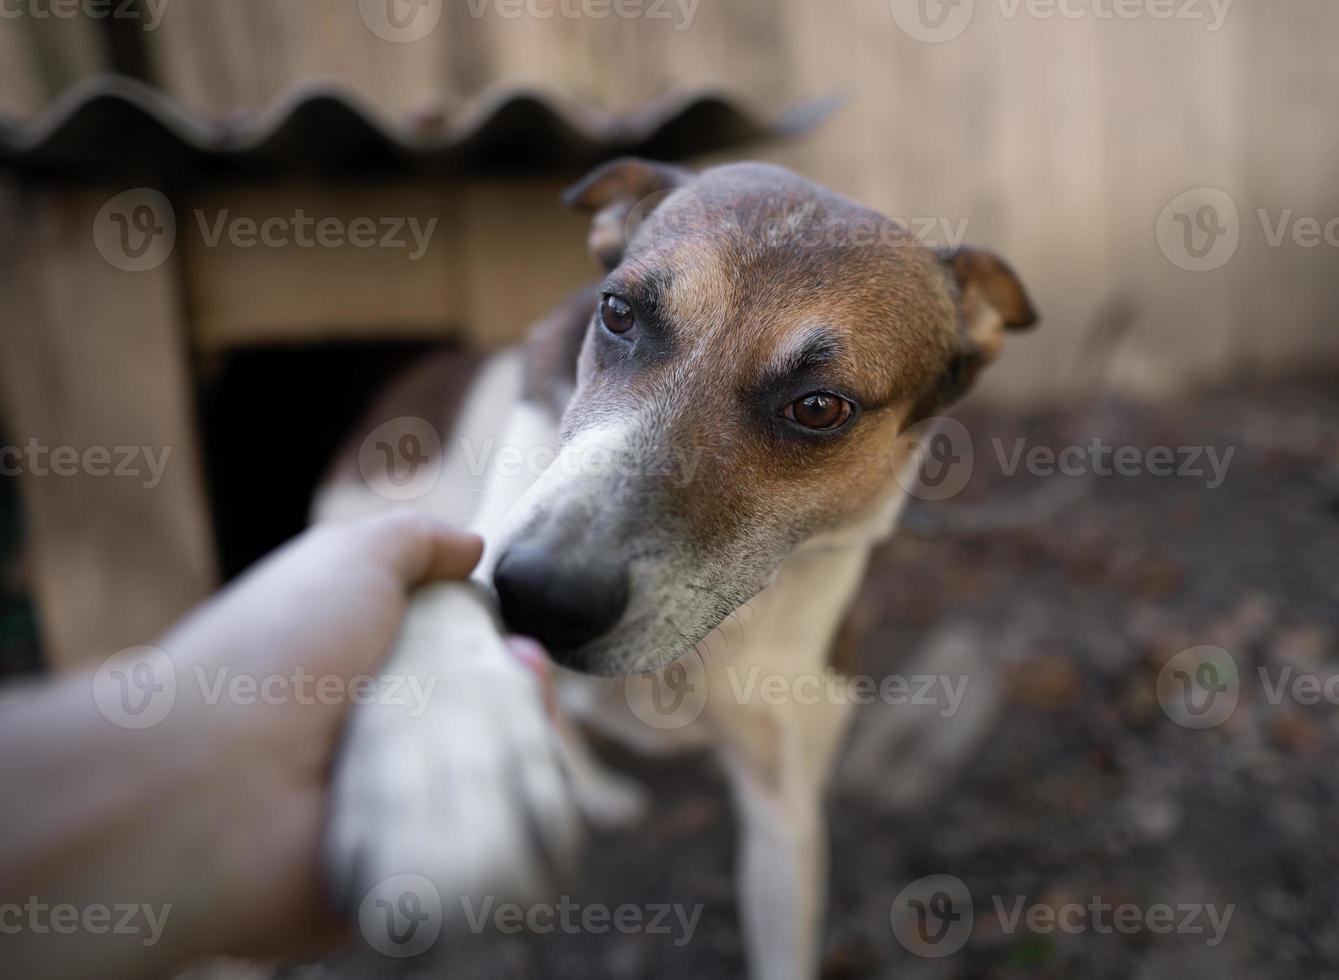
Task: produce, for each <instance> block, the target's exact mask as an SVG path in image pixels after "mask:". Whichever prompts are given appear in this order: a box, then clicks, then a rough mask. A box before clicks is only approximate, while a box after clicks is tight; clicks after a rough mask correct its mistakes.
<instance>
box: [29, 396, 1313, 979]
mask: <svg viewBox="0 0 1339 980" xmlns="http://www.w3.org/2000/svg"><path fill="white" fill-rule="evenodd" d="M960 417H961V418H962V420H963V421H964V422H965V424H966V426H967V428H968V430H969V431H970V432H971V433H972V437H973V446H974V454H973V458H974V465H973V469H972V477H971V480H970V482H969V483H968V485H967V487H966V489H965V490H964V491H963V492H962V493H961V494H959V495H958V496H956V497H954V498H952V499H949V500H943V501H937V502H928V501H927V502H916V503H914V504H913V505H912V506H911V508H910V509H909V511H908V513H907V515H906V520H905V522H904V526H903V528H902V529H901V530H900V531H899V532H898V534H897V535H896V536H895V538H894V539H892V540H891V541H890V542H889V543H888V544H887V545H886V546H884V547H883V548H882V549H881V550H880V551H879V553H878V555H877V558H876V560H875V562H874V564H873V568H872V570H871V573H870V575H869V577H868V580H867V582H866V584H865V587H864V589H863V593H862V597H861V603H860V609H861V615H860V618H861V621H862V623H863V625H864V627H865V628H866V630H867V631H866V633H865V636H864V640H863V642H862V646H861V666H860V668H859V669H860V670H861V671H862V672H867V673H868V674H870V675H873V676H874V677H876V678H877V677H882V676H885V675H891V674H896V675H916V676H920V675H922V674H925V675H931V676H933V675H940V674H942V675H944V676H950V677H956V676H962V677H966V678H967V679H968V685H967V688H966V694H965V696H964V698H963V701H962V706H961V709H960V710H959V711H957V712H956V713H953V714H952V715H951V716H950V717H942V716H941V712H940V711H939V709H938V708H937V707H931V708H928V709H927V708H923V707H922V708H917V709H913V708H910V707H897V706H890V705H887V704H872V705H869V706H866V707H861V708H859V709H858V710H857V713H856V721H855V725H854V729H853V731H852V734H851V738H850V741H849V744H848V747H847V751H846V753H845V761H844V763H843V765H842V767H841V768H840V770H839V772H838V773H837V776H836V779H835V784H834V787H833V792H832V794H831V800H830V803H829V807H828V809H829V817H830V828H829V829H830V837H831V845H832V862H831V892H832V894H831V908H830V913H829V916H828V929H827V936H826V943H825V954H824V963H825V974H826V975H827V976H829V977H894V976H895V977H898V978H901V980H950V978H1000V980H1004V978H1013V977H1042V978H1048V977H1054V978H1070V977H1083V978H1089V980H1100V978H1108V977H1109V978H1120V980H1126V978H1178V980H1194V978H1198V977H1213V978H1214V980H1236V978H1247V977H1251V978H1280V980H1282V978H1294V977H1311V976H1339V919H1337V916H1339V913H1336V911H1335V910H1336V909H1339V874H1336V869H1339V841H1337V840H1336V836H1335V834H1334V833H1333V828H1334V826H1335V818H1336V817H1339V798H1337V797H1339V770H1336V767H1335V766H1334V765H1333V759H1334V752H1335V748H1336V742H1337V741H1339V707H1337V706H1336V705H1335V704H1334V703H1331V699H1329V698H1328V697H1326V696H1323V695H1322V696H1321V697H1320V698H1319V703H1318V704H1305V703H1302V702H1303V700H1304V698H1303V697H1301V696H1297V695H1296V694H1294V693H1285V694H1284V696H1283V697H1281V698H1280V697H1278V696H1277V695H1276V694H1275V693H1274V688H1275V687H1276V686H1277V682H1278V680H1279V679H1280V678H1296V677H1298V676H1310V675H1315V676H1318V677H1319V678H1321V679H1324V678H1328V677H1329V676H1330V675H1331V672H1332V671H1336V669H1337V668H1339V665H1336V663H1335V661H1336V660H1339V646H1337V645H1336V635H1339V594H1337V593H1339V385H1336V384H1335V383H1334V381H1333V378H1332V377H1331V378H1330V379H1326V380H1322V381H1305V382H1303V381H1297V382H1292V383H1287V384H1274V385H1271V386H1268V387H1260V388H1254V389H1250V390H1246V391H1243V390H1242V389H1241V388H1240V387H1235V388H1232V389H1229V390H1224V391H1221V392H1218V393H1214V394H1209V395H1204V396H1200V397H1196V398H1194V399H1191V400H1186V401H1183V402H1179V403H1175V404H1171V405H1165V404H1164V405H1159V406H1158V407H1156V408H1149V407H1140V406H1137V405H1133V404H1127V403H1111V402H1108V403H1104V404H1099V405H1090V406H1086V407H1077V408H1076V407H1072V406H1071V407H1068V408H1065V409H1057V410H1054V411H1036V412H1032V413H1028V414H1025V415H1019V414H1011V413H1005V412H1000V411H991V412H984V411H979V410H978V411H970V410H969V411H966V412H964V413H962V414H961V416H960ZM1019 437H1022V438H1024V439H1025V440H1026V447H1032V446H1037V445H1040V446H1048V447H1053V448H1057V449H1058V448H1060V447H1063V446H1068V445H1088V444H1089V443H1091V441H1092V439H1093V438H1094V437H1099V438H1100V439H1102V440H1103V442H1104V444H1106V445H1108V446H1112V447H1117V446H1134V447H1140V448H1141V449H1143V450H1147V449H1149V448H1151V447H1155V446H1167V447H1170V448H1173V449H1176V448H1178V447H1189V446H1197V447H1214V448H1215V449H1216V450H1217V451H1218V452H1219V458H1220V460H1221V459H1222V458H1223V457H1222V453H1223V452H1225V451H1226V450H1227V449H1229V448H1230V449H1233V450H1234V455H1233V456H1232V458H1231V461H1230V465H1229V466H1228V468H1227V472H1226V475H1225V478H1224V479H1223V480H1222V482H1221V485H1220V486H1216V487H1213V488H1210V487H1209V486H1208V485H1207V484H1208V483H1210V482H1212V480H1213V476H1212V472H1211V471H1210V468H1209V467H1208V465H1207V463H1206V462H1205V460H1204V459H1203V458H1201V459H1200V461H1199V462H1200V466H1201V467H1202V468H1203V469H1204V470H1205V471H1207V472H1206V473H1205V474H1204V475H1201V476H1193V475H1183V476H1154V475H1152V474H1150V473H1147V472H1145V473H1143V474H1141V475H1130V476H1114V475H1113V476H1089V477H1084V476H1064V475H1059V476H1049V477H1043V476H1031V475H1027V474H1025V473H1021V472H1020V473H1017V474H1015V475H1013V476H1009V475H1006V473H1005V472H1004V470H1005V465H1004V464H1007V462H1008V457H1009V456H1010V454H1011V453H1012V452H1013V451H1014V449H1015V447H1016V444H1015V440H1016V439H1018V438H1019ZM994 439H999V440H1002V441H1001V443H1000V444H999V448H997V446H996V444H995V443H993V442H992V440H994ZM1001 454H1003V456H1004V457H1005V459H1004V463H1002V462H1001V458H1000V457H1001ZM1183 461H1184V455H1182V456H1180V457H1178V462H1183ZM11 615H18V614H17V613H14V612H13V611H12V609H11ZM1206 644H1208V645H1213V646H1217V647H1221V648H1222V649H1224V650H1226V651H1228V652H1229V653H1230V654H1231V656H1232V657H1233V659H1234V660H1235V663H1236V669H1237V671H1238V676H1237V677H1235V678H1232V680H1233V684H1234V687H1235V689H1236V690H1237V692H1238V696H1239V701H1238V704H1237V706H1236V708H1235V710H1233V711H1232V712H1231V714H1230V715H1229V716H1228V717H1226V719H1225V720H1223V722H1222V724H1219V725H1217V726H1216V727H1212V728H1208V729H1205V730H1192V729H1189V728H1186V727H1182V726H1181V725H1178V724H1176V723H1174V722H1173V720H1172V719H1171V717H1170V716H1169V714H1168V712H1167V711H1165V710H1164V709H1163V707H1162V704H1163V703H1164V702H1162V701H1160V700H1159V691H1163V690H1164V689H1163V688H1161V687H1159V682H1158V677H1159V671H1160V670H1161V668H1162V667H1163V666H1164V665H1166V664H1167V662H1168V660H1169V659H1170V658H1171V657H1172V656H1174V655H1175V654H1177V653H1178V652H1180V651H1183V650H1186V649H1188V648H1192V647H1197V646H1200V645H1206ZM10 654H11V657H12V656H14V653H13V650H11V651H10ZM1262 671H1263V672H1264V674H1263V676H1262V674H1261V672H1262ZM1290 671H1291V672H1290ZM1296 690H1300V689H1290V692H1291V691H1296ZM1164 693H1165V691H1164ZM1276 702H1277V703H1276ZM609 754H610V755H611V756H612V757H613V758H614V759H615V760H616V761H618V762H620V763H622V764H625V765H627V766H629V767H630V768H631V769H632V770H633V771H634V772H635V773H636V774H637V775H638V776H639V778H641V779H642V780H643V781H645V783H646V784H647V785H648V786H649V787H650V789H651V790H652V792H653V794H654V800H655V803H654V807H653V810H652V814H651V816H650V817H649V818H648V820H647V821H646V822H645V823H643V824H642V825H640V826H638V827H636V828H634V829H629V830H626V831H621V832H618V833H613V834H607V835H603V836H600V837H597V838H596V840H595V842H594V845H593V846H592V848H591V851H590V855H589V862H588V867H587V868H586V871H585V874H584V877H583V880H582V881H581V882H579V883H577V884H576V885H574V887H573V888H572V889H571V896H572V900H573V901H574V902H577V903H580V904H582V905H583V906H584V905H590V904H603V905H606V906H610V907H616V906H618V905H620V904H623V903H634V904H637V905H641V906H648V905H652V904H659V903H671V904H678V905H680V906H683V907H684V908H685V909H691V908H692V907H694V906H701V914H700V919H699V920H698V922H697V924H696V928H695V930H694V932H693V934H692V938H691V940H689V941H687V942H682V943H676V939H678V938H682V936H681V934H680V935H649V934H647V933H646V932H644V931H643V932H632V933H630V934H619V933H615V932H609V933H602V934H593V933H591V932H588V931H580V930H578V931H575V932H573V933H565V932H562V931H558V932H555V933H554V934H551V935H546V936H540V937H527V938H520V937H508V936H496V935H495V936H489V937H485V938H481V939H478V940H477V941H473V942H471V943H470V944H469V945H468V946H467V948H466V949H465V951H464V960H463V961H462V962H459V963H457V964H456V967H455V968H454V969H452V970H451V971H449V973H448V975H452V976H461V977H490V978H491V977H498V978H505V977H540V978H582V980H594V978H610V980H614V978H619V980H621V978H675V980H677V978H682V977H692V978H694V980H715V978H731V980H733V978H736V977H738V976H741V975H742V969H743V954H742V950H741V946H740V934H739V927H738V924H737V914H736V906H735V894H734V884H733V877H732V873H731V868H732V864H733V860H734V841H733V834H732V822H731V818H730V804H729V800H728V799H727V797H726V795H725V786H724V783H723V781H722V779H721V778H720V776H719V774H718V772H717V771H716V769H715V768H714V764H713V763H712V761H711V760H710V759H709V758H707V757H705V756H702V757H690V758H686V759H681V760H674V761H671V762H668V763H666V762H655V763H652V762H648V761H644V760H638V759H635V758H633V757H630V756H626V755H623V754H621V753H619V752H618V751H617V750H610V752H609ZM929 875H951V876H954V877H956V878H957V879H959V880H960V881H961V883H962V885H963V886H964V887H965V888H966V889H967V891H968V893H969V895H970V898H969V899H968V900H967V901H966V902H965V903H962V904H955V906H954V907H955V909H957V910H958V911H963V910H965V909H967V908H970V911H971V912H972V913H973V918H974V922H973V924H972V925H971V928H970V932H969V933H968V934H967V938H966V941H965V945H963V946H962V948H961V949H959V950H958V951H956V952H954V953H953V954H952V955H948V956H944V957H942V958H925V957H921V956H918V955H915V954H913V953H912V952H911V951H909V950H908V949H907V948H906V947H904V946H903V945H902V944H901V943H900V942H899V940H898V938H897V936H896V935H895V933H894V930H893V928H892V926H891V924H890V910H891V909H892V906H893V904H894V902H895V900H896V899H897V898H898V896H899V893H901V892H902V890H903V888H904V887H906V886H907V885H908V884H909V883H911V882H913V881H916V880H918V879H921V878H923V877H925V876H929ZM1020 897H1021V899H1022V902H1023V906H1024V907H1030V906H1032V905H1034V904H1042V905H1044V906H1048V907H1050V908H1053V909H1062V908H1064V907H1065V906H1066V905H1068V904H1077V905H1081V906H1085V908H1086V909H1087V911H1085V913H1084V915H1083V916H1082V917H1080V918H1077V919H1071V920H1070V921H1071V923H1074V924H1076V925H1077V929H1076V930H1075V934H1069V933H1066V932H1062V931H1054V930H1048V929H1046V928H1036V929H1034V928H1029V926H1028V925H1027V922H1026V921H1023V922H1020V923H1016V924H1014V925H1013V926H1012V927H1011V926H1010V925H1009V921H1008V917H1007V916H1004V915H1002V914H1001V913H1000V911H999V909H1000V908H1003V909H1004V910H1005V911H1006V912H1008V911H1010V910H1012V909H1014V908H1015V907H1016V905H1017V903H1018V901H1019V899H1020ZM1095 902H1106V903H1108V904H1109V905H1111V906H1115V905H1120V904H1122V903H1128V904H1130V905H1133V906H1135V907H1136V908H1137V909H1139V910H1142V911H1141V912H1140V915H1141V916H1142V915H1144V914H1146V913H1148V912H1149V910H1151V909H1153V908H1154V907H1156V906H1158V905H1161V904H1165V905H1168V906H1171V907H1173V908H1176V907H1178V906H1180V905H1183V904H1187V903H1193V904H1197V905H1213V906H1214V907H1215V909H1217V910H1218V912H1219V914H1220V915H1221V914H1223V913H1224V912H1225V911H1226V910H1227V908H1228V907H1229V906H1231V918H1230V920H1228V921H1227V924H1226V928H1225V929H1224V930H1223V931H1222V933H1221V934H1219V935H1210V934H1207V933H1209V932H1211V929H1210V926H1209V923H1208V920H1207V917H1206V916H1207V913H1203V912H1201V913H1200V914H1199V915H1198V916H1197V919H1196V920H1195V921H1193V922H1192V921H1189V920H1188V916H1189V915H1190V913H1189V912H1185V913H1180V912H1178V913H1177V915H1176V921H1177V922H1178V923H1180V924H1182V925H1184V926H1186V927H1187V929H1189V928H1192V927H1194V926H1200V927H1202V928H1203V929H1205V930H1206V932H1202V933H1194V932H1182V933H1180V934H1171V935H1164V934H1161V933H1160V932H1157V931H1155V930H1154V929H1153V928H1152V922H1153V920H1152V918H1151V917H1149V918H1147V919H1143V920H1142V921H1144V922H1145V923H1146V925H1147V927H1141V928H1132V929H1129V930H1127V931H1120V930H1113V929H1109V928H1108V929H1103V928H1101V926H1102V925H1103V922H1102V921H1101V915H1100V910H1099V911H1097V912H1094V911H1092V905H1093V903H1095ZM1108 921H1109V919H1108ZM1215 939H1217V940H1220V941H1217V942H1214V940H1215ZM281 975H282V976H285V977H290V978H291V977H300V978H304V980H317V978H325V980H333V978H339V977H349V978H354V977H358V978H367V977H376V976H380V975H384V976H394V977H400V976H418V975H422V976H424V977H428V976H438V975H440V974H438V973H437V972H436V971H434V970H431V969H429V968H426V967H423V966H413V965H405V964H401V963H394V964H390V963H387V962H386V961H379V962H372V963H369V962H368V961H367V960H366V959H363V958H361V957H355V958H352V959H349V960H346V961H342V962H335V963H329V964H324V965H321V966H318V967H312V966H306V967H295V968H289V969H286V970H284V971H281Z"/></svg>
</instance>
